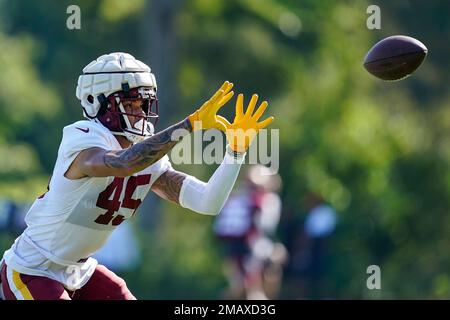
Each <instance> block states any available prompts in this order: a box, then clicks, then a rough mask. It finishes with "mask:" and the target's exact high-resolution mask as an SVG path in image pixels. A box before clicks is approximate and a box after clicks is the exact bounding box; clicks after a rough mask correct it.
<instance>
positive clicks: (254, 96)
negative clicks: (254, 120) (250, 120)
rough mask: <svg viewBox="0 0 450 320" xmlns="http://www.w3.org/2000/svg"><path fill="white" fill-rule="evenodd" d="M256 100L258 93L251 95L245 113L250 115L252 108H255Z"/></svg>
mask: <svg viewBox="0 0 450 320" xmlns="http://www.w3.org/2000/svg"><path fill="white" fill-rule="evenodd" d="M257 101H258V95H257V94H256V93H255V94H253V95H252V99H251V100H250V102H249V104H248V107H247V111H245V114H246V115H247V116H249V117H251V116H252V114H253V110H255V106H256V102H257Z"/></svg>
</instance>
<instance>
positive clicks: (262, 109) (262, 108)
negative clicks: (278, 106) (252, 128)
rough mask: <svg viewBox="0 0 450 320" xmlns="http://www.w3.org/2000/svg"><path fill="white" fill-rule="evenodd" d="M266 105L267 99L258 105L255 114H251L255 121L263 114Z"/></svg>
mask: <svg viewBox="0 0 450 320" xmlns="http://www.w3.org/2000/svg"><path fill="white" fill-rule="evenodd" d="M268 105H269V104H268V103H267V101H263V102H262V103H261V104H260V105H259V107H258V109H256V112H255V114H254V115H253V116H252V118H253V119H254V120H255V121H258V119H259V118H261V116H262V115H263V113H264V111H266V108H267V106H268Z"/></svg>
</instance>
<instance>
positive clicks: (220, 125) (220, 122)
mask: <svg viewBox="0 0 450 320" xmlns="http://www.w3.org/2000/svg"><path fill="white" fill-rule="evenodd" d="M223 119H225V118H223ZM225 120H226V119H225ZM213 126H214V128H216V129H218V130H220V131H223V132H226V131H227V126H226V124H225V123H224V122H223V120H222V119H219V118H218V117H217V116H216V122H215V123H214V125H213Z"/></svg>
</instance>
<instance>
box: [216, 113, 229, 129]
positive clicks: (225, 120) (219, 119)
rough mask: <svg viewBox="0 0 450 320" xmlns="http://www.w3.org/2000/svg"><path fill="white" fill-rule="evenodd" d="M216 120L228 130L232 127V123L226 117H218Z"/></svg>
mask: <svg viewBox="0 0 450 320" xmlns="http://www.w3.org/2000/svg"><path fill="white" fill-rule="evenodd" d="M216 120H217V122H220V123H222V124H223V125H224V126H225V128H226V129H228V128H229V127H230V126H231V123H230V122H229V121H228V120H227V118H225V117H222V116H219V115H217V116H216Z"/></svg>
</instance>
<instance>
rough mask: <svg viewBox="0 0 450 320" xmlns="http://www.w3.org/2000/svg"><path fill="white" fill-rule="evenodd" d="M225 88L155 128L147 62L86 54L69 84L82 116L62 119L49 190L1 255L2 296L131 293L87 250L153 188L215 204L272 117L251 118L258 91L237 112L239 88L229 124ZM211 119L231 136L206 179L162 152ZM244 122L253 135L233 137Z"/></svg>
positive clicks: (207, 207)
mask: <svg viewBox="0 0 450 320" xmlns="http://www.w3.org/2000/svg"><path fill="white" fill-rule="evenodd" d="M232 87H233V85H232V84H231V83H229V82H228V81H226V82H225V83H224V84H223V85H222V87H221V88H220V89H219V90H218V91H217V92H216V93H215V94H214V95H213V96H212V98H211V99H209V100H208V101H206V102H205V103H204V104H203V105H202V106H201V107H200V108H199V109H198V110H197V111H195V112H194V113H192V114H191V115H189V116H188V117H186V118H185V119H184V120H182V121H180V122H179V123H177V124H174V125H172V126H170V127H168V128H166V129H164V130H162V131H160V132H158V133H155V124H156V121H157V119H158V104H157V97H156V92H157V86H156V80H155V76H154V75H153V73H151V70H150V68H149V67H148V66H147V65H146V64H144V63H143V62H141V61H139V60H137V59H135V58H134V57H133V56H132V55H130V54H127V53H122V52H115V53H111V54H106V55H102V56H100V57H99V58H98V59H96V60H94V61H92V62H91V63H89V64H88V65H87V66H86V67H85V68H84V69H83V74H82V75H80V76H79V78H78V86H77V90H76V96H77V98H78V99H79V100H80V101H81V107H82V110H83V115H84V117H85V118H86V120H83V121H78V122H75V123H73V124H71V125H68V126H66V127H65V128H64V130H63V138H62V142H61V145H60V148H59V151H58V158H57V160H56V164H55V167H54V170H53V175H52V177H51V179H50V182H49V185H48V188H47V192H46V193H45V194H43V195H41V196H39V197H38V198H37V199H36V200H35V202H34V204H33V205H32V207H31V208H30V210H29V211H28V213H27V216H26V218H25V221H26V223H27V228H26V229H25V231H24V232H23V233H22V234H21V235H20V236H19V237H18V238H17V239H16V240H15V242H14V244H13V245H12V246H11V248H10V249H9V250H7V251H6V252H5V253H4V255H3V259H2V261H1V262H0V266H1V278H0V279H1V286H2V291H3V294H4V296H5V297H6V299H11V300H15V299H19V300H22V299H24V300H33V299H51V300H54V299H64V300H70V299H76V300H96V299H114V300H133V299H135V297H134V296H133V294H132V293H131V292H130V290H129V289H128V287H127V285H126V283H125V281H124V280H123V279H121V278H120V277H118V276H117V275H116V274H115V273H114V272H112V271H111V270H109V269H108V268H106V267H105V266H103V265H101V264H98V262H97V260H96V259H94V258H93V257H92V255H93V254H94V253H95V252H96V251H98V250H99V249H100V248H101V247H102V246H103V245H104V244H105V242H106V241H107V239H108V238H109V236H110V235H111V233H112V232H113V231H114V230H115V229H116V227H117V226H118V225H120V224H121V223H122V222H123V221H125V220H126V219H129V218H131V217H133V215H134V214H135V211H136V210H137V208H138V207H139V205H140V204H141V202H142V201H143V199H144V198H145V196H146V195H147V193H148V192H149V191H150V190H152V191H153V192H155V193H156V194H158V195H159V196H160V197H162V198H164V199H166V200H169V201H172V202H174V203H176V204H179V205H181V206H182V207H184V208H188V209H191V210H193V211H195V212H198V213H201V214H207V215H215V214H217V213H218V212H219V211H220V209H221V208H222V206H223V204H224V203H225V201H226V199H227V198H228V195H229V193H230V192H231V189H232V188H233V186H234V183H235V181H236V178H237V176H238V174H239V170H240V167H241V164H242V162H243V161H244V157H245V154H246V151H247V149H248V147H249V145H250V144H251V141H252V139H253V138H254V137H255V136H256V134H257V133H258V131H259V130H260V129H263V128H264V127H265V126H267V125H268V124H269V123H270V122H272V120H273V117H270V118H268V119H266V120H264V121H261V122H258V120H259V118H260V117H261V116H262V114H263V113H264V111H265V109H266V107H267V102H265V101H264V102H263V103H261V105H260V106H259V107H258V108H257V109H256V111H255V112H253V111H254V110H255V106H256V102H257V99H258V97H257V95H253V96H252V99H251V101H250V103H249V105H248V108H247V109H246V112H245V113H244V106H243V95H242V94H240V95H239V96H238V99H237V103H236V116H235V118H234V121H233V123H229V122H228V121H227V120H226V119H225V118H223V117H220V118H219V116H217V115H216V113H217V112H218V110H219V109H220V108H221V107H222V106H223V105H224V104H226V103H227V102H228V101H229V100H230V99H231V98H232V96H233V92H232V91H231V88H232ZM213 128H214V129H219V130H222V131H225V132H226V137H227V141H229V144H228V145H227V148H226V154H225V156H224V159H223V161H222V163H221V164H220V165H219V167H218V168H217V169H216V171H215V172H214V174H213V175H212V177H211V178H210V179H209V180H208V182H203V181H200V180H198V179H196V178H195V177H193V176H190V175H187V174H184V173H182V172H178V171H176V170H174V169H173V168H172V166H171V163H170V161H169V158H168V156H167V153H168V152H169V151H170V150H171V149H172V148H173V147H174V146H175V145H176V144H177V143H178V141H179V140H180V139H178V140H173V139H172V134H173V133H174V132H175V131H177V133H179V134H181V136H185V135H188V134H189V133H191V132H192V131H194V130H200V129H205V130H207V129H213ZM236 129H242V130H236ZM248 129H251V130H252V132H253V135H252V136H249V137H247V136H246V135H245V139H240V138H239V137H240V134H241V133H242V132H243V133H244V134H245V133H246V132H245V131H246V130H248ZM178 137H179V138H181V137H180V135H178Z"/></svg>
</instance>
